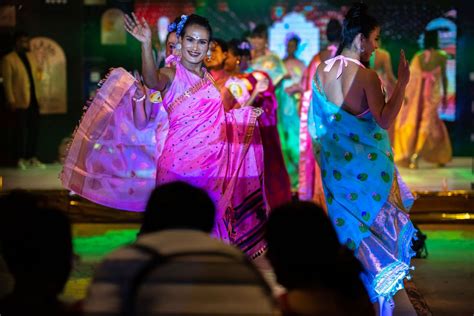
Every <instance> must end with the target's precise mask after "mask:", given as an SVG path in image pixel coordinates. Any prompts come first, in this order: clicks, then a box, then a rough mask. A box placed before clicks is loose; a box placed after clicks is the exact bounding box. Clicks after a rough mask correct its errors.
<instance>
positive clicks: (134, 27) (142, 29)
mask: <svg viewBox="0 0 474 316" xmlns="http://www.w3.org/2000/svg"><path fill="white" fill-rule="evenodd" d="M124 22H125V30H126V31H127V32H128V33H130V35H132V36H133V37H135V38H136V39H137V40H139V41H140V43H142V44H151V29H150V26H149V25H148V23H147V21H146V20H145V18H143V17H142V19H141V21H140V20H139V19H138V18H137V16H136V15H135V13H134V12H132V17H130V16H128V15H127V14H125V15H124Z"/></svg>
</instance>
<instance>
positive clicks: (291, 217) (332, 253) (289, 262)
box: [266, 202, 367, 296]
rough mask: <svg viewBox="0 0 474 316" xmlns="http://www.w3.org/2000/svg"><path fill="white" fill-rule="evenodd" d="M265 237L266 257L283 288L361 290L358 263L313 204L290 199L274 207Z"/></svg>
mask: <svg viewBox="0 0 474 316" xmlns="http://www.w3.org/2000/svg"><path fill="white" fill-rule="evenodd" d="M266 240H267V243H268V251H267V256H268V259H269V260H270V263H271V264H272V266H273V268H274V271H275V274H276V277H277V281H278V282H279V283H280V284H281V285H283V286H284V287H285V288H287V289H289V290H291V289H295V288H299V289H311V288H321V287H322V288H329V289H336V290H337V291H339V292H341V293H345V294H347V295H349V296H351V295H353V296H357V295H359V294H360V293H361V291H362V293H365V292H364V291H365V290H364V289H363V285H362V283H361V281H360V279H359V274H360V273H361V272H362V271H363V270H362V266H361V264H360V263H359V261H358V260H357V259H356V258H355V257H354V255H353V254H352V252H351V251H350V250H348V249H347V248H346V247H344V246H342V245H341V244H340V243H339V239H338V236H337V233H336V231H335V229H334V227H333V225H332V224H331V221H330V220H329V218H328V217H327V215H326V213H325V212H324V211H323V209H321V207H319V206H317V205H316V204H314V203H311V202H292V203H288V204H285V205H282V206H280V207H278V208H276V209H274V210H273V211H272V212H271V213H270V217H269V219H268V222H267V230H266ZM354 284H355V285H357V284H359V285H360V286H353V285H354ZM365 295H367V294H365Z"/></svg>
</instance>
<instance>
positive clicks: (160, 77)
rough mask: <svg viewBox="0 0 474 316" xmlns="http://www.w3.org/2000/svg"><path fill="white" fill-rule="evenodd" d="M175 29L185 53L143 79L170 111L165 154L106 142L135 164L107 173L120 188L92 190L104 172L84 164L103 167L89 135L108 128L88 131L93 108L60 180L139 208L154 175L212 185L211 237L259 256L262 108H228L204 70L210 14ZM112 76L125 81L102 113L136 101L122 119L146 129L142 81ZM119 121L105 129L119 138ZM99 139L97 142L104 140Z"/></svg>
mask: <svg viewBox="0 0 474 316" xmlns="http://www.w3.org/2000/svg"><path fill="white" fill-rule="evenodd" d="M126 24H127V30H128V31H129V32H130V33H132V35H134V36H135V37H136V38H137V39H139V40H140V41H141V42H142V52H143V53H142V57H143V59H144V64H146V63H147V62H149V61H151V60H152V53H151V48H150V47H151V45H150V43H149V42H150V41H151V37H148V36H146V34H147V33H145V35H144V32H143V30H146V29H148V30H149V27H148V25H147V24H146V22H145V21H144V20H142V22H138V20H137V19H136V18H135V17H134V18H133V19H126ZM150 34H151V32H150ZM177 34H178V39H179V41H178V47H177V49H180V51H181V58H180V59H179V60H178V61H176V63H175V67H171V68H168V67H165V68H162V69H160V70H158V71H157V72H153V73H148V74H147V77H148V78H145V79H147V84H148V85H150V83H151V85H150V87H151V88H153V89H155V90H158V91H161V92H162V95H163V103H162V104H163V106H164V108H165V110H166V112H167V113H168V118H169V130H168V134H167V137H166V140H165V142H164V145H163V149H162V153H161V155H159V157H156V156H155V157H154V156H153V155H149V154H144V153H146V152H147V148H148V147H147V145H149V144H143V147H142V149H143V151H142V152H140V151H139V150H135V151H134V152H133V153H131V154H130V155H126V149H120V148H117V147H114V146H113V145H112V144H109V145H110V146H107V148H111V149H112V150H111V151H112V153H110V154H112V155H113V154H114V153H115V152H117V151H119V152H120V153H119V154H117V155H116V156H117V157H118V158H122V159H118V161H119V162H120V163H124V162H127V161H128V160H135V163H134V164H133V165H130V164H129V165H126V164H125V165H122V166H121V168H120V171H122V173H121V174H119V175H116V174H113V173H108V174H107V175H105V178H108V179H107V180H106V182H108V184H112V183H113V181H116V182H117V183H116V185H115V186H112V185H107V188H106V189H105V188H104V186H103V185H101V187H98V188H96V189H95V190H93V189H92V188H91V187H90V185H91V184H92V183H97V180H99V182H100V181H102V180H104V175H103V174H101V171H102V169H100V168H99V170H97V169H94V167H93V166H92V167H91V166H84V164H83V163H82V162H84V161H86V164H90V163H92V164H94V163H97V164H99V161H97V159H94V155H93V152H94V149H93V148H94V146H91V145H90V139H91V137H89V136H91V135H92V136H94V135H93V134H94V133H95V132H100V134H102V132H103V130H102V131H96V130H94V129H90V127H93V126H94V125H97V124H93V123H90V121H91V120H94V119H95V118H96V117H97V116H93V117H88V114H89V112H90V111H91V109H92V107H91V108H90V109H89V110H88V112H86V117H84V119H83V121H82V122H81V125H80V126H79V130H81V128H82V129H84V127H87V128H89V130H88V131H87V132H86V133H84V134H82V133H81V134H77V133H76V135H75V137H74V141H73V144H72V147H73V146H74V145H75V144H74V143H76V150H75V152H76V153H79V155H78V156H77V155H75V156H71V155H69V156H70V157H69V156H68V159H67V162H66V164H65V167H64V172H63V177H62V180H63V184H64V185H65V186H66V187H67V188H69V189H71V190H73V191H75V192H76V193H78V194H80V195H82V196H84V197H86V198H88V199H91V200H93V201H96V202H99V203H102V204H105V205H108V206H112V207H116V208H121V209H128V210H133V211H142V210H143V208H144V205H145V202H146V200H147V198H148V194H149V193H150V189H152V187H150V179H154V180H155V181H156V184H157V185H160V184H163V183H168V182H172V181H177V180H181V181H185V182H188V183H190V184H192V185H195V186H197V187H200V188H203V189H205V190H207V192H208V193H209V194H210V196H211V197H212V198H213V200H214V202H215V203H216V206H217V210H218V211H217V215H216V223H215V227H214V231H213V235H214V236H216V237H218V238H220V239H221V240H223V241H224V242H227V243H231V244H233V245H236V246H237V247H239V248H240V249H241V250H242V251H244V252H245V253H246V254H247V255H248V256H249V257H256V256H258V255H260V254H261V253H262V252H263V251H264V249H265V242H264V240H263V225H264V223H265V221H266V218H267V213H268V207H267V203H266V201H265V198H264V189H263V152H262V146H261V141H260V135H259V133H258V127H256V124H257V118H258V116H259V115H260V114H261V110H260V109H255V108H252V107H245V108H241V109H236V110H231V111H225V109H224V106H223V102H222V98H221V95H220V93H219V89H217V88H216V86H215V83H214V80H213V78H212V76H211V75H210V74H209V73H208V72H207V71H206V70H205V69H204V68H202V61H203V59H204V57H205V56H206V53H207V52H208V49H209V42H210V38H211V36H212V30H211V27H210V25H209V23H208V21H207V20H206V19H205V18H203V17H200V16H197V15H190V16H183V17H182V19H181V22H180V24H179V25H178V27H177ZM150 75H151V76H150ZM111 76H117V77H118V78H120V79H118V80H117V81H116V83H122V86H121V87H120V88H112V87H111V88H112V89H114V91H115V95H111V98H112V99H113V98H114V97H115V98H117V100H115V101H113V102H109V100H107V102H106V103H104V104H103V107H105V108H111V109H110V110H109V109H106V110H105V111H109V112H112V113H113V112H116V111H119V110H120V109H121V108H122V106H121V105H123V103H124V101H122V100H124V99H127V98H128V100H130V98H132V100H133V102H132V105H133V107H132V109H131V111H128V113H127V114H126V115H123V118H127V115H128V120H132V121H133V122H134V125H135V126H136V127H137V128H138V129H140V130H141V131H146V130H147V126H148V124H149V119H150V116H151V115H150V104H149V101H148V98H147V94H146V93H145V92H146V90H145V88H143V86H142V85H141V83H140V82H139V81H138V80H134V79H133V77H131V76H129V75H125V74H123V73H118V71H115V72H112V73H111ZM108 87H109V86H107V88H108ZM103 89H104V87H102V89H101V90H103ZM119 92H120V93H119ZM94 101H95V100H94ZM125 103H127V101H125ZM130 112H131V113H130ZM112 117H113V115H112ZM104 118H105V119H104V120H103V121H106V120H107V119H109V120H110V117H105V116H104ZM116 123H117V124H119V125H116V126H115V128H113V127H112V128H110V126H108V127H106V128H105V129H106V130H111V131H112V132H113V133H112V135H111V138H112V139H114V140H118V139H117V137H115V136H114V133H115V134H117V133H119V132H120V124H121V123H122V122H121V121H120V120H118V121H117V122H116ZM105 125H107V124H105ZM114 125H115V124H114ZM81 135H82V136H81ZM96 136H97V137H95V138H98V139H101V137H102V135H96ZM95 138H94V137H92V139H95ZM96 143H98V142H96ZM144 143H146V141H145V142H144ZM79 144H80V145H79ZM72 147H71V148H72ZM139 148H140V147H139ZM106 155H107V151H104V152H103V155H102V157H101V159H102V165H104V164H105V163H104V161H105V160H107V159H106ZM124 156H127V157H124ZM130 157H131V158H130ZM142 158H146V159H142ZM109 161H112V163H110V164H107V165H106V166H105V167H106V168H109V166H110V165H113V164H114V162H113V161H114V160H109ZM139 161H141V162H139ZM151 164H154V165H155V166H156V175H155V174H150V173H147V174H144V173H143V172H142V171H143V170H151V167H150V165H151ZM71 171H72V172H71ZM79 177H81V178H82V180H83V181H81V182H82V183H81V185H79V186H78V185H74V183H76V184H77V181H75V180H76V178H79ZM94 180H95V181H94ZM118 191H120V194H118ZM98 195H100V197H99V198H97V196H98ZM183 198H186V197H183Z"/></svg>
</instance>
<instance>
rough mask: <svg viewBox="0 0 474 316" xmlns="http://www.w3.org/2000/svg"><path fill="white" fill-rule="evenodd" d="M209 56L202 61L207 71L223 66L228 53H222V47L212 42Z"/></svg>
mask: <svg viewBox="0 0 474 316" xmlns="http://www.w3.org/2000/svg"><path fill="white" fill-rule="evenodd" d="M210 50H211V56H210V58H206V59H204V64H205V65H206V67H207V68H209V69H214V68H219V67H221V66H222V65H223V64H224V61H225V60H226V58H227V55H228V53H227V52H223V51H222V47H220V46H219V44H218V43H217V42H214V41H212V42H211V45H210Z"/></svg>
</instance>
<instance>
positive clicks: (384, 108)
mask: <svg viewBox="0 0 474 316" xmlns="http://www.w3.org/2000/svg"><path fill="white" fill-rule="evenodd" d="M367 76H368V78H367V79H368V82H367V85H366V87H365V93H366V96H367V102H368V104H369V108H370V111H371V112H372V114H373V115H374V118H375V120H376V121H377V123H378V124H379V125H380V126H381V127H382V128H385V129H388V128H389V127H390V126H391V125H392V124H393V123H394V122H395V118H396V117H397V115H398V112H399V111H400V107H401V105H402V103H403V99H404V97H405V88H406V86H407V84H408V81H409V80H410V69H409V65H408V62H407V60H406V58H405V52H404V51H403V50H401V51H400V63H399V64H398V81H397V84H396V85H395V89H394V90H393V93H392V96H391V97H390V100H388V102H385V99H384V95H383V93H382V89H381V88H380V86H381V85H380V80H379V78H378V76H377V73H376V72H375V71H369V72H368V74H367Z"/></svg>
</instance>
